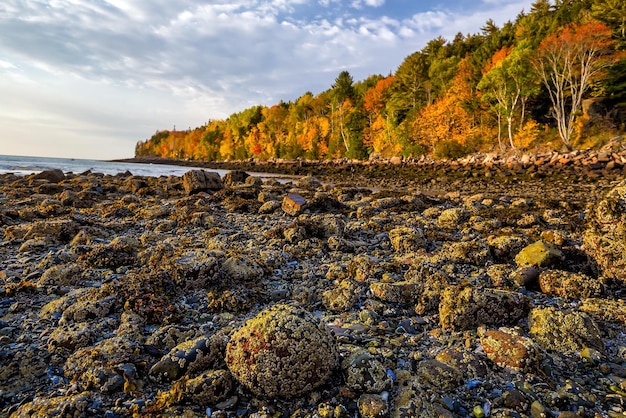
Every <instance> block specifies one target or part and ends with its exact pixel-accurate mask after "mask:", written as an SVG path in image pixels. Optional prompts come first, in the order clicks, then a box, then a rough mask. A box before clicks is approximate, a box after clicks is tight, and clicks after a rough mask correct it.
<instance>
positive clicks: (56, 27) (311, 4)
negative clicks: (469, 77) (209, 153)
mask: <svg viewBox="0 0 626 418" xmlns="http://www.w3.org/2000/svg"><path fill="white" fill-rule="evenodd" d="M410 4H411V6H412V7H413V8H414V9H413V11H409V10H405V8H402V10H398V9H394V7H397V6H396V5H394V3H393V2H385V1H384V0H274V1H269V0H234V1H226V0H177V1H171V0H106V1H104V0H103V1H98V2H95V1H94V2H91V1H90V2H86V1H83V0H54V1H40V0H3V8H2V9H3V10H2V11H0V33H2V34H3V35H2V36H1V37H0V87H1V88H2V89H3V95H4V96H5V97H7V98H9V97H10V98H11V99H10V100H12V101H13V102H14V103H19V106H17V105H16V106H14V110H12V111H11V114H10V115H9V114H7V112H6V111H4V112H3V111H1V110H0V137H2V136H3V132H4V131H3V129H7V128H6V126H5V127H4V128H2V126H3V125H4V123H5V122H7V123H9V122H11V123H13V122H15V121H16V120H21V121H22V123H26V124H27V123H28V122H27V121H31V122H33V121H34V122H36V124H37V126H39V127H40V128H41V129H45V130H47V133H48V136H49V137H50V138H52V137H53V136H54V135H57V136H58V138H59V141H61V140H62V138H63V136H64V135H69V136H72V135H74V136H75V137H76V138H77V137H78V136H77V135H79V134H78V131H77V130H75V131H71V129H70V128H68V127H70V126H72V125H75V126H81V127H83V128H85V129H86V130H87V131H89V130H92V131H93V132H97V133H98V134H97V136H98V138H100V139H102V138H103V137H105V136H107V135H112V136H113V135H116V134H117V135H121V136H124V137H125V138H127V143H128V149H127V150H126V153H127V154H132V152H133V151H132V150H133V149H134V144H135V142H136V141H137V140H139V139H143V138H145V137H149V136H150V135H151V134H152V133H153V132H154V130H156V129H159V128H161V129H169V128H171V127H172V126H173V125H174V124H176V125H177V126H179V127H181V126H182V127H184V128H186V127H187V126H191V127H194V126H197V125H201V124H203V123H205V122H206V121H207V120H208V119H209V118H220V117H225V116H227V115H229V114H230V113H232V112H235V111H239V110H242V109H243V108H245V107H248V106H250V105H254V104H259V103H261V104H273V103H276V102H278V101H279V100H281V99H284V100H293V99H295V98H297V97H298V96H299V95H301V94H302V93H304V92H305V91H312V92H314V93H317V92H321V91H323V90H325V89H327V88H329V87H330V85H331V84H332V82H333V80H334V78H335V77H336V76H337V74H338V73H339V72H340V71H341V70H344V69H348V70H349V71H350V72H351V74H352V75H353V78H354V79H355V80H360V79H363V78H365V77H367V76H368V75H371V74H377V73H381V74H387V73H389V72H390V71H394V70H395V69H396V68H397V67H398V66H399V65H400V63H401V62H402V60H403V59H404V58H405V57H406V56H407V55H409V54H411V53H412V52H414V51H415V50H417V49H420V48H421V47H423V46H424V45H425V43H426V42H427V41H428V40H430V39H432V38H433V37H435V36H437V35H439V34H442V35H444V36H446V37H448V38H450V39H451V38H452V37H453V36H454V34H455V33H456V32H459V31H460V32H462V33H469V32H476V31H477V30H478V29H479V28H480V26H481V25H482V24H484V22H485V21H486V20H487V19H488V18H490V17H491V18H494V20H496V22H503V21H504V20H502V19H505V18H507V19H512V18H514V17H515V15H516V14H517V13H518V12H519V11H520V10H521V9H522V8H523V7H524V5H528V4H530V1H526V2H513V1H509V2H508V3H506V5H505V6H503V7H502V8H500V7H498V6H497V5H496V4H495V3H493V2H492V0H484V1H483V3H480V4H483V6H482V7H483V8H482V9H476V10H473V11H471V12H467V11H459V10H457V9H455V10H451V9H444V8H439V9H437V10H426V11H420V9H419V7H418V6H420V2H415V3H413V2H411V3H410ZM420 7H421V6H420ZM450 7H451V6H450ZM44 85H45V88H44V89H42V86H44ZM9 87H10V88H9ZM20 112H21V113H20ZM45 115H47V116H45ZM131 115H132V116H131ZM2 118H4V119H2ZM52 120H56V121H62V122H60V123H57V124H51V125H50V124H46V123H51V122H50V121H52ZM12 121H13V122H12ZM46 121H48V122H46ZM59 125H60V126H59ZM100 125H101V126H100ZM7 126H8V125H7ZM63 127H65V128H63ZM111 127H114V129H110V128H111ZM83 128H81V129H83ZM24 129H25V128H23V127H21V128H20V129H19V132H21V134H25V133H24V132H25V131H24ZM12 132H17V130H16V129H13V131H12ZM55 132H56V133H55ZM32 135H36V134H35V133H33V134H32ZM74 136H73V137H74ZM0 141H2V140H1V139H0ZM2 145H3V146H4V144H2Z"/></svg>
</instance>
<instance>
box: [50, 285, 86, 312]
mask: <svg viewBox="0 0 626 418" xmlns="http://www.w3.org/2000/svg"><path fill="white" fill-rule="evenodd" d="M91 290H92V289H90V288H86V287H81V288H78V289H74V290H72V291H70V292H69V293H68V294H66V295H64V296H62V297H60V298H58V299H54V300H51V301H50V302H48V303H47V304H45V305H44V306H43V307H42V308H41V311H39V317H40V318H43V319H50V318H51V317H53V316H56V315H61V314H62V313H63V312H64V311H65V310H66V309H67V308H68V307H69V306H71V305H74V304H75V303H76V302H77V301H78V300H80V299H82V298H84V297H87V296H88V295H89V294H90V293H91Z"/></svg>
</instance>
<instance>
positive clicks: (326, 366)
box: [226, 304, 339, 398]
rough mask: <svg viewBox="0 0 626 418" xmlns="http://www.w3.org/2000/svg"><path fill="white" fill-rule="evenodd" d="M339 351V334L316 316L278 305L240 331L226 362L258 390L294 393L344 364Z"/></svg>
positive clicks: (267, 393) (233, 338) (282, 394)
mask: <svg viewBox="0 0 626 418" xmlns="http://www.w3.org/2000/svg"><path fill="white" fill-rule="evenodd" d="M338 353H339V352H338V348H337V345H336V341H335V338H334V336H333V335H332V334H331V332H330V331H329V330H328V329H327V328H326V327H325V325H324V324H322V323H321V322H320V321H319V320H317V319H316V318H315V317H314V316H313V315H311V314H309V313H308V312H307V311H305V310H303V309H301V308H296V307H294V306H290V305H286V304H278V305H275V306H273V307H271V308H268V309H266V310H263V311H261V312H260V313H259V314H258V315H257V316H255V317H254V318H252V319H250V320H248V321H247V322H246V323H245V324H244V325H243V326H241V327H240V328H239V329H238V330H237V331H235V333H234V334H233V335H232V336H231V339H230V341H229V343H228V346H227V348H226V364H227V365H228V368H229V369H230V371H231V373H232V374H233V376H234V377H235V378H236V379H237V380H238V381H239V382H240V383H242V384H243V385H244V386H246V387H247V388H248V389H250V391H252V392H253V393H254V394H256V395H259V396H267V397H277V396H280V397H287V398H289V397H294V396H299V395H302V394H304V393H307V392H309V391H311V390H313V389H314V388H316V387H318V386H320V385H322V384H323V383H325V382H326V380H327V379H328V378H329V377H330V375H331V374H332V372H333V371H334V370H335V369H336V367H337V365H338V361H339V354H338Z"/></svg>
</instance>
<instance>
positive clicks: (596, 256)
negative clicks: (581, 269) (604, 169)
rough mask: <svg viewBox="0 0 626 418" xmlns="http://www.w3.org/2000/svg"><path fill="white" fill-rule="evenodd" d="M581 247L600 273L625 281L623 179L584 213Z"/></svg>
mask: <svg viewBox="0 0 626 418" xmlns="http://www.w3.org/2000/svg"><path fill="white" fill-rule="evenodd" d="M587 215H588V218H589V219H590V222H589V226H588V227H587V230H586V231H585V233H584V234H583V248H584V250H585V251H586V252H587V254H588V255H589V257H590V258H591V259H592V260H593V261H595V263H596V264H597V266H598V268H599V270H600V271H599V273H601V274H602V275H604V276H605V277H608V278H610V279H614V280H616V281H618V282H622V283H626V181H622V182H621V183H620V184H619V185H617V186H616V187H615V188H613V189H612V190H611V191H610V192H609V193H608V194H607V195H606V197H605V198H604V199H603V200H602V201H600V203H598V204H597V205H596V206H595V207H594V208H592V209H591V211H590V212H589V213H588V214H587Z"/></svg>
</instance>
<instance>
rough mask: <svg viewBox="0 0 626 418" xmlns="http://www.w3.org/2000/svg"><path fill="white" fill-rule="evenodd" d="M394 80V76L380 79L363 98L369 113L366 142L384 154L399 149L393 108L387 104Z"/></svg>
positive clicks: (392, 152) (364, 105) (375, 150)
mask: <svg viewBox="0 0 626 418" xmlns="http://www.w3.org/2000/svg"><path fill="white" fill-rule="evenodd" d="M393 81H394V77H393V76H389V77H386V78H383V79H382V80H379V81H378V83H376V85H375V86H374V87H372V88H370V89H369V90H367V92H366V93H365V97H364V98H363V107H364V108H365V110H366V111H367V114H368V126H367V128H366V130H365V137H364V141H365V144H366V145H367V146H368V147H370V148H371V149H372V150H373V151H374V152H378V153H384V154H396V153H397V151H399V150H397V149H395V147H394V145H395V144H394V138H393V131H394V125H395V123H394V120H393V119H394V118H393V110H390V109H389V108H388V106H387V103H388V102H389V97H390V96H391V86H392V84H393Z"/></svg>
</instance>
